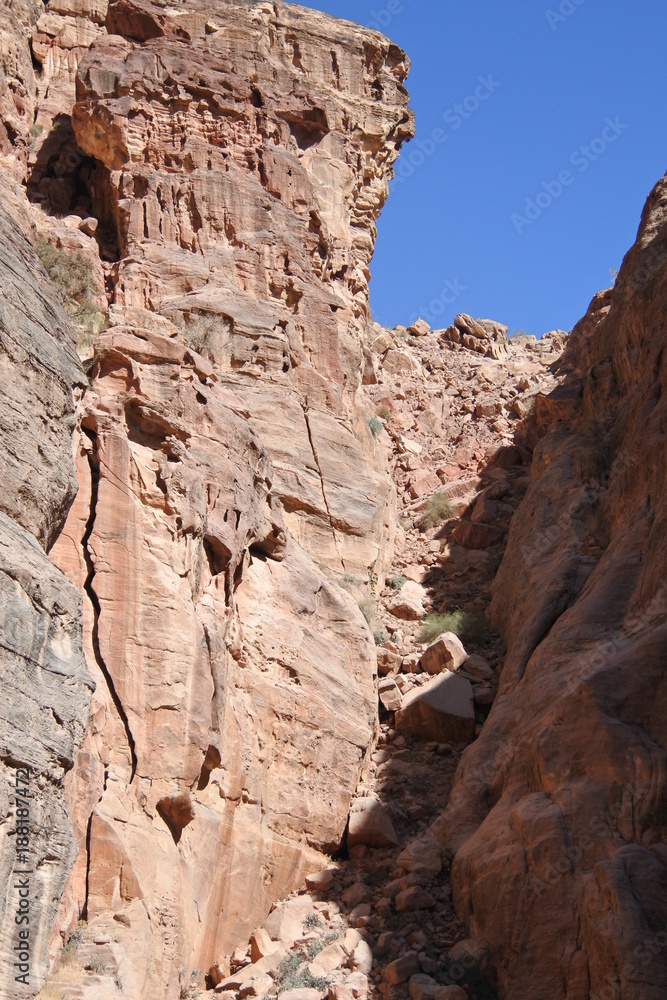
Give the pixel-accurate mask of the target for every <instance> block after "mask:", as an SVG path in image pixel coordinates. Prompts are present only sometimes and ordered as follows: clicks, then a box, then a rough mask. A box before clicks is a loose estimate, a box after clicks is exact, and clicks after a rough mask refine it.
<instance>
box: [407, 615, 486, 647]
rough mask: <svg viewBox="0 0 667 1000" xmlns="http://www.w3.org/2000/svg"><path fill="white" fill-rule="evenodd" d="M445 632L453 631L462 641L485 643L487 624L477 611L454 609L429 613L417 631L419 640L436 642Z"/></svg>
mask: <svg viewBox="0 0 667 1000" xmlns="http://www.w3.org/2000/svg"><path fill="white" fill-rule="evenodd" d="M443 632H453V633H454V635H457V636H458V637H459V639H460V640H461V641H462V642H476V643H483V642H484V640H485V638H486V624H485V622H484V619H483V617H482V616H481V615H478V614H476V613H475V612H470V611H462V610H461V608H455V609H454V610H453V611H449V612H446V613H444V614H443V613H440V614H432V615H429V616H428V617H427V619H426V621H425V622H424V624H423V625H422V627H421V629H420V630H419V632H418V633H417V642H435V640H436V639H437V638H438V636H441V635H442V634H443Z"/></svg>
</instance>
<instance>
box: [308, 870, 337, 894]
mask: <svg viewBox="0 0 667 1000" xmlns="http://www.w3.org/2000/svg"><path fill="white" fill-rule="evenodd" d="M335 874H336V873H335V872H334V871H333V870H332V869H331V868H326V869H325V870H324V871H321V872H314V873H313V874H312V875H306V888H307V889H317V890H319V891H320V892H324V891H326V890H327V889H328V888H329V887H330V886H331V883H332V882H333V880H334V877H335Z"/></svg>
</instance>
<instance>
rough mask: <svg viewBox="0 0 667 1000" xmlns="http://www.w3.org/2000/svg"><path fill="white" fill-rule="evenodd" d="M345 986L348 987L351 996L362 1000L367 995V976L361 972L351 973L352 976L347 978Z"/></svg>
mask: <svg viewBox="0 0 667 1000" xmlns="http://www.w3.org/2000/svg"><path fill="white" fill-rule="evenodd" d="M345 985H346V986H349V987H350V989H351V990H352V995H353V996H354V997H355V998H358V1000H364V998H365V997H366V995H367V994H368V976H367V975H366V974H365V973H363V972H361V971H357V972H353V973H352V975H350V976H348V977H347V979H346V980H345Z"/></svg>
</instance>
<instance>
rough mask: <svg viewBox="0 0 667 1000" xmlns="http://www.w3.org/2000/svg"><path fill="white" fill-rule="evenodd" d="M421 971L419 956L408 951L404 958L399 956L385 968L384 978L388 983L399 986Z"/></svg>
mask: <svg viewBox="0 0 667 1000" xmlns="http://www.w3.org/2000/svg"><path fill="white" fill-rule="evenodd" d="M418 972H419V958H418V957H417V955H416V954H415V953H414V952H408V954H407V955H404V956H403V957H402V958H397V959H395V960H394V961H393V962H390V963H389V965H388V966H387V967H386V969H385V970H384V974H383V977H384V980H385V982H387V983H391V984H392V985H394V986H398V985H399V984H400V983H406V982H407V981H408V979H409V978H410V976H414V975H417V973H418Z"/></svg>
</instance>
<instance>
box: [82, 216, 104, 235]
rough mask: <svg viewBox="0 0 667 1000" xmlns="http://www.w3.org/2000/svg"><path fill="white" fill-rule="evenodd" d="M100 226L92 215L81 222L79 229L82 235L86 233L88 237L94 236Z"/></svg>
mask: <svg viewBox="0 0 667 1000" xmlns="http://www.w3.org/2000/svg"><path fill="white" fill-rule="evenodd" d="M98 224H99V223H98V221H97V219H95V218H93V216H92V215H90V216H88V218H86V219H82V220H81V222H80V223H79V229H80V230H81V232H82V233H85V235H86V236H92V235H93V233H95V232H96V231H97V226H98Z"/></svg>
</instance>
